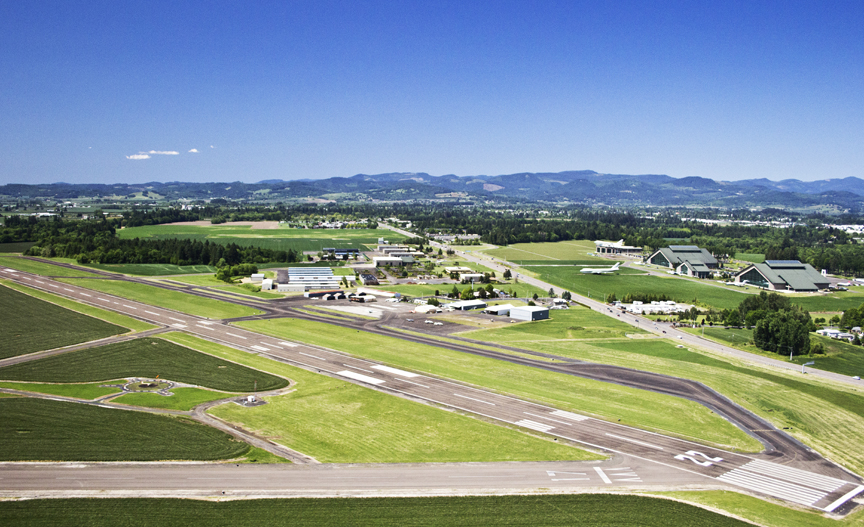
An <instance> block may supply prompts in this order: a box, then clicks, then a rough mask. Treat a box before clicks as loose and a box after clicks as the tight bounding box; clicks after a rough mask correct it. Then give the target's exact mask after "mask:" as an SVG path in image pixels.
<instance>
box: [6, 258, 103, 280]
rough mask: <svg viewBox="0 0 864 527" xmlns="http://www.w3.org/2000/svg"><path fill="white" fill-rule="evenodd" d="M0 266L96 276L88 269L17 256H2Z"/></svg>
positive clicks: (48, 273) (60, 273)
mask: <svg viewBox="0 0 864 527" xmlns="http://www.w3.org/2000/svg"><path fill="white" fill-rule="evenodd" d="M0 266H3V267H9V268H10V269H17V270H19V271H24V272H27V273H33V274H41V275H42V276H96V275H95V274H93V273H90V272H87V271H82V270H78V269H70V268H68V267H60V266H59V265H52V264H50V263H45V262H38V261H35V260H28V259H26V258H19V257H17V256H0Z"/></svg>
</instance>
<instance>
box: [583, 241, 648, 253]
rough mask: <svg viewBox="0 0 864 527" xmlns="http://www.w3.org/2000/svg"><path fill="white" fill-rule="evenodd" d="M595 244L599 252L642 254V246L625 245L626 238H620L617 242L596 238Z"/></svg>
mask: <svg viewBox="0 0 864 527" xmlns="http://www.w3.org/2000/svg"><path fill="white" fill-rule="evenodd" d="M594 245H595V246H596V248H597V254H620V255H624V256H641V255H642V247H634V246H632V245H624V240H618V241H617V242H607V241H602V240H595V241H594Z"/></svg>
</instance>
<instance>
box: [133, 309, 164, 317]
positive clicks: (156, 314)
mask: <svg viewBox="0 0 864 527" xmlns="http://www.w3.org/2000/svg"><path fill="white" fill-rule="evenodd" d="M133 309H134V308H133ZM144 312H145V313H149V314H151V315H154V316H157V317H161V316H162V315H160V314H159V313H154V312H152V311H147V310H146V309H145V310H144Z"/></svg>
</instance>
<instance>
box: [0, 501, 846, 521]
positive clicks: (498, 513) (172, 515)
mask: <svg viewBox="0 0 864 527" xmlns="http://www.w3.org/2000/svg"><path fill="white" fill-rule="evenodd" d="M830 521H833V520H826V522H830ZM0 523H3V524H6V525H15V526H20V527H28V526H33V527H44V526H45V525H68V526H78V525H97V524H98V525H133V524H134V525H135V526H136V527H161V526H163V525H187V526H190V527H194V526H198V525H201V526H206V527H222V526H224V527H235V526H237V525H268V526H274V527H278V526H282V525H284V526H291V527H303V526H320V525H364V526H369V527H375V526H388V527H389V526H396V525H405V526H412V527H423V526H436V527H447V526H454V527H455V526H458V527H471V526H477V527H494V526H498V525H509V526H517V525H543V526H561V527H565V526H566V527H572V526H589V525H590V526H596V525H609V526H612V525H614V526H616V527H636V526H639V527H655V526H656V527H661V526H663V527H665V526H669V525H674V526H676V527H739V526H740V527H745V526H748V525H750V524H748V523H745V522H742V521H740V520H737V519H735V518H731V517H728V516H723V515H721V514H718V513H716V512H713V511H709V510H706V509H703V508H700V507H696V506H694V505H689V504H686V503H680V502H677V501H671V500H668V499H660V498H652V497H648V496H625V495H618V494H576V495H562V496H460V497H432V498H295V499H265V500H236V501H224V502H219V501H203V500H181V499H154V498H126V499H54V500H25V501H6V502H0ZM835 524H838V522H836V521H835ZM839 525H840V527H843V525H845V522H839Z"/></svg>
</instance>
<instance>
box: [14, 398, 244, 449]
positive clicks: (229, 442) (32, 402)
mask: <svg viewBox="0 0 864 527" xmlns="http://www.w3.org/2000/svg"><path fill="white" fill-rule="evenodd" d="M0 415H3V419H0V446H2V448H0V460H3V461H159V460H167V459H187V460H215V459H231V458H235V457H239V456H242V455H243V454H245V453H246V452H247V451H248V450H249V445H247V444H245V443H242V442H239V441H235V440H234V439H232V438H231V436H229V435H228V434H226V433H224V432H221V431H219V430H216V429H214V428H210V427H209V426H205V425H202V424H198V423H195V422H193V421H189V420H187V419H181V418H174V417H167V416H162V415H154V414H148V413H142V412H130V411H126V410H115V409H110V408H101V407H98V406H92V405H87V404H78V403H66V402H60V401H49V400H45V399H30V398H25V397H4V398H2V399H0Z"/></svg>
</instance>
